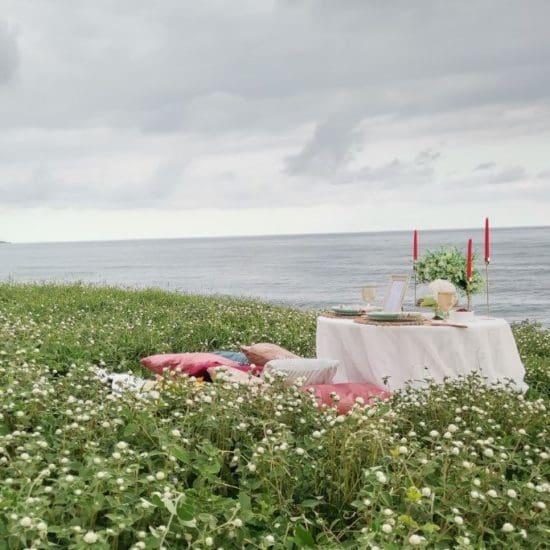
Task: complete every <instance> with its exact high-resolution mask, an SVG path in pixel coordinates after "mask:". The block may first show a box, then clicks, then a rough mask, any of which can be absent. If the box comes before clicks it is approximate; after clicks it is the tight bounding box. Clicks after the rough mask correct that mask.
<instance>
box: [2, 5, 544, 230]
mask: <svg viewBox="0 0 550 550" xmlns="http://www.w3.org/2000/svg"><path fill="white" fill-rule="evenodd" d="M2 17H3V22H0V207H3V208H4V218H3V219H4V220H8V219H9V220H10V222H9V223H10V224H11V225H10V226H9V227H8V226H7V225H6V224H7V223H8V222H7V221H3V222H2V221H0V224H1V223H3V224H4V225H3V226H2V225H0V230H3V231H6V230H9V232H10V234H12V235H13V236H14V237H13V238H17V236H18V235H21V237H20V238H29V237H28V230H27V228H26V227H24V223H25V222H24V220H25V219H27V218H26V216H27V213H28V211H30V209H32V210H33V211H34V209H39V210H40V211H41V212H42V213H41V216H44V218H43V219H46V216H47V214H46V212H55V213H54V214H51V216H52V227H53V218H54V217H55V220H56V223H59V222H60V220H63V219H66V220H69V219H72V218H70V216H68V214H67V216H68V217H64V216H65V214H64V213H63V212H68V211H73V210H76V211H79V210H80V211H82V212H84V211H86V212H88V214H87V215H90V216H91V215H92V214H90V212H98V210H97V209H105V210H107V211H109V212H111V214H113V213H114V212H116V213H117V215H116V216H114V217H111V215H106V216H107V217H106V218H105V221H104V223H103V225H102V229H101V231H102V235H107V236H108V235H111V236H112V237H117V236H120V235H123V234H124V235H125V236H127V229H126V228H127V227H133V225H132V223H131V220H132V219H133V216H135V215H137V214H135V213H136V212H148V213H149V215H151V216H153V212H166V215H167V216H172V215H176V213H177V212H180V213H181V216H186V217H188V218H189V217H190V216H195V213H196V212H202V211H204V209H216V212H218V214H219V212H221V211H224V212H225V214H224V216H227V219H228V220H229V219H230V220H232V221H231V223H227V224H222V225H221V226H220V228H219V229H218V230H217V231H218V232H222V233H223V232H226V233H228V234H230V233H234V232H235V231H237V230H238V229H239V228H241V226H240V225H239V224H237V225H235V224H234V223H233V220H234V218H233V215H234V214H235V213H237V212H239V213H242V212H246V216H249V217H251V218H254V219H257V216H259V214H258V213H260V212H264V210H263V209H264V208H265V207H266V205H269V207H270V208H271V209H273V210H274V214H273V215H274V217H279V218H280V219H284V220H285V224H284V225H285V227H284V228H281V230H282V231H284V232H292V231H301V230H306V228H307V230H312V228H316V227H317V217H316V214H314V213H313V210H312V209H314V210H315V209H321V210H323V212H325V214H326V212H330V211H339V212H340V211H346V209H348V210H350V211H351V210H353V211H354V212H355V211H357V212H358V211H360V209H361V205H362V206H363V208H365V209H367V208H370V207H371V205H373V204H376V205H377V207H376V209H375V210H376V211H375V212H370V213H371V216H370V217H369V216H363V217H361V216H359V215H357V217H354V216H344V219H347V220H348V221H347V222H339V223H341V224H343V225H342V226H341V229H342V230H345V229H346V227H347V228H349V229H352V228H353V229H355V230H357V229H365V230H368V229H371V228H375V227H378V226H379V225H380V224H379V222H377V221H376V216H375V215H374V214H377V213H378V212H379V211H380V212H381V211H384V210H385V211H386V212H387V213H389V214H388V215H386V217H390V218H396V217H398V218H399V219H403V220H405V219H408V218H409V217H410V215H411V212H412V213H415V214H414V215H416V216H418V218H419V219H420V220H422V219H430V220H434V219H436V217H435V216H433V204H434V203H438V202H439V203H443V202H444V201H445V200H448V201H451V202H452V201H460V203H461V204H469V205H470V209H471V210H472V211H473V210H474V206H475V208H476V209H477V208H480V209H486V210H489V209H491V208H493V207H494V205H495V204H496V203H498V205H499V206H498V208H500V207H501V205H503V204H508V205H509V206H513V205H514V204H515V203H514V201H515V199H517V198H518V197H521V198H522V200H525V201H532V203H533V204H532V206H534V202H535V201H537V208H540V204H541V201H542V203H544V202H546V203H547V202H548V200H549V199H550V190H549V189H548V178H547V176H544V175H543V174H547V171H548V170H549V169H550V161H548V156H547V143H548V140H549V138H550V35H549V33H548V32H547V28H546V27H547V21H548V19H549V18H550V4H548V3H547V2H545V1H543V0H533V1H532V2H530V3H529V7H528V8H527V7H526V6H525V4H522V3H519V2H515V1H512V0H505V1H500V0H499V1H497V0H481V1H480V2H477V3H476V7H475V9H472V7H471V5H469V4H465V3H443V2H438V1H435V0H418V1H416V2H414V3H413V2H407V3H400V4H395V3H392V2H368V1H363V0H361V1H359V0H351V1H349V2H328V1H323V0H322V1H313V0H303V1H295V2H291V1H289V0H285V1H282V0H281V1H274V2H258V1H256V0H248V1H245V0H239V1H236V2H235V1H231V2H230V1H229V0H227V1H223V0H215V1H214V0H212V1H208V2H199V3H192V2H185V3H182V2H179V1H176V0H160V1H159V2H156V3H154V4H151V3H150V2H149V1H146V0H121V1H119V2H116V3H113V2H109V1H108V0H99V1H97V2H83V1H74V0H71V1H69V0H59V1H57V2H49V1H45V0H37V1H35V2H32V3H31V2H22V1H20V0H8V1H7V3H6V8H5V9H4V10H3V14H2ZM507 201H508V202H507ZM502 207H503V208H504V206H502ZM495 208H496V207H495ZM537 208H535V209H534V211H538V210H537ZM525 210H526V211H527V210H528V209H525ZM297 211H299V212H301V214H297ZM315 211H316V210H315ZM6 212H7V213H9V216H6ZM487 213H489V212H487ZM97 215H98V216H99V214H97ZM156 215H157V214H154V216H156ZM159 215H160V214H159ZM235 215H236V214H235ZM154 216H153V217H154ZM199 217H200V216H199ZM308 217H311V218H308ZM306 218H308V219H306ZM155 219H156V218H155ZM17 220H20V221H17ZM357 220H359V221H357ZM441 220H442V224H443V225H461V223H462V220H463V218H462V214H461V211H459V210H458V209H454V210H453V209H451V210H449V212H448V215H447V216H444V217H442V218H441ZM545 220H546V217H541V218H540V219H539V218H536V217H533V215H531V214H526V213H521V212H517V211H516V212H515V213H514V215H513V216H512V217H511V218H509V223H516V224H526V223H545ZM119 222H120V223H119ZM157 222H158V220H157ZM67 223H69V222H68V221H67ZM346 223H347V224H348V225H347V226H346ZM377 224H378V225H377ZM84 225H85V224H84ZM84 225H82V227H80V226H77V227H76V228H75V229H73V232H72V234H74V235H76V236H80V237H82V238H93V236H94V235H95V233H94V227H93V224H92V225H86V226H84ZM199 225H200V224H199ZM253 225H255V224H253ZM414 225H419V224H417V223H415V224H414ZM123 227H124V229H123ZM157 227H163V228H164V229H163V231H165V233H164V235H165V236H170V235H172V233H171V231H172V229H170V227H171V226H169V225H166V224H163V223H160V224H159V223H157ZM247 227H248V226H247ZM330 227H332V226H331V225H330V224H329V228H330ZM339 227H340V226H339ZM241 229H242V228H241ZM48 231H49V230H48V229H47V228H46V229H44V230H43V231H42V233H41V234H42V235H44V236H45V237H48V235H49V233H48ZM252 232H253V231H252ZM258 232H260V233H261V232H262V231H261V229H258ZM54 233H55V232H54V231H53V229H52V232H51V238H54ZM55 234H56V235H57V233H55ZM25 235H26V237H25ZM136 236H137V233H136ZM157 236H158V235H157Z"/></svg>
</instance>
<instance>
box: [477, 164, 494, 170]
mask: <svg viewBox="0 0 550 550" xmlns="http://www.w3.org/2000/svg"><path fill="white" fill-rule="evenodd" d="M495 166H496V162H481V163H480V164H478V165H477V166H476V167H475V168H474V170H475V171H479V170H490V169H491V168H494V167H495Z"/></svg>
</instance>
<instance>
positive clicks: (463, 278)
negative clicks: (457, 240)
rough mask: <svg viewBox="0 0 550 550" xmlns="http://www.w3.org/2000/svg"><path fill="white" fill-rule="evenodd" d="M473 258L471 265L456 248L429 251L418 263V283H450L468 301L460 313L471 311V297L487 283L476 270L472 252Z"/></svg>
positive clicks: (473, 256)
mask: <svg viewBox="0 0 550 550" xmlns="http://www.w3.org/2000/svg"><path fill="white" fill-rule="evenodd" d="M471 258H472V261H471V263H469V262H467V261H466V260H465V258H464V255H463V254H462V253H461V252H460V250H459V249H458V248H456V247H449V248H445V247H442V248H440V249H438V250H434V251H431V250H428V251H427V252H426V253H425V254H424V255H423V256H422V257H420V258H419V259H418V261H417V262H416V266H415V268H416V277H417V281H418V282H419V283H430V282H432V281H435V280H437V279H444V280H446V281H449V282H450V283H452V284H453V285H454V286H455V287H456V289H457V291H458V293H459V294H460V295H461V296H463V297H466V299H467V302H468V304H467V307H461V308H459V311H460V310H461V309H462V310H464V311H470V309H471V297H472V296H473V295H474V294H478V293H479V292H482V291H483V289H484V288H485V281H484V279H483V277H482V275H481V273H480V272H479V271H478V270H476V269H475V258H476V255H475V253H474V252H472V254H471ZM469 271H470V273H469ZM436 298H437V297H436Z"/></svg>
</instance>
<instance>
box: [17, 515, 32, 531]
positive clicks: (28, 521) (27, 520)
mask: <svg viewBox="0 0 550 550" xmlns="http://www.w3.org/2000/svg"><path fill="white" fill-rule="evenodd" d="M19 525H21V527H25V528H27V527H30V526H31V525H32V519H31V518H30V517H29V516H25V517H23V518H21V519H20V520H19Z"/></svg>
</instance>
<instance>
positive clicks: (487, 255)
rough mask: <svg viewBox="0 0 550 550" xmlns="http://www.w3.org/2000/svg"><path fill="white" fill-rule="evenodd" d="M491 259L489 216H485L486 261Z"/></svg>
mask: <svg viewBox="0 0 550 550" xmlns="http://www.w3.org/2000/svg"><path fill="white" fill-rule="evenodd" d="M490 261H491V243H490V239H489V218H485V263H486V264H488V263H489V262H490Z"/></svg>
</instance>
